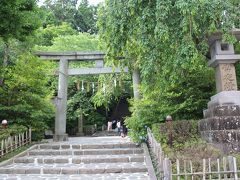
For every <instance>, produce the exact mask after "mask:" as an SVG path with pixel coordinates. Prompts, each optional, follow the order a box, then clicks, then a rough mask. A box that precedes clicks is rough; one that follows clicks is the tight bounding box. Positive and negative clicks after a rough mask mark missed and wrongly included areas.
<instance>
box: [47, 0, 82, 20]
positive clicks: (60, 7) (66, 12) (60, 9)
mask: <svg viewBox="0 0 240 180" xmlns="http://www.w3.org/2000/svg"><path fill="white" fill-rule="evenodd" d="M76 5H77V0H45V2H44V5H43V9H45V10H46V11H47V12H48V13H47V17H46V23H47V24H48V23H49V22H50V23H52V22H53V23H54V24H55V25H60V24H61V23H62V22H67V23H70V24H72V23H73V19H74V14H75V13H76ZM48 10H49V11H48Z"/></svg>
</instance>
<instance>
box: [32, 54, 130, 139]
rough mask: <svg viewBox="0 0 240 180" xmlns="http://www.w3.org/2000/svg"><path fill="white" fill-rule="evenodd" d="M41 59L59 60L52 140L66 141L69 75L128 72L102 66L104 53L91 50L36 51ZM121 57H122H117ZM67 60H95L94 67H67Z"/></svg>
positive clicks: (126, 69)
mask: <svg viewBox="0 0 240 180" xmlns="http://www.w3.org/2000/svg"><path fill="white" fill-rule="evenodd" d="M36 55H37V56H39V57H40V58H41V59H43V60H57V61H59V73H58V76H59V80H58V95H57V103H56V116H55V132H54V137H53V140H54V141H67V140H68V135H67V133H66V115H67V89H68V88H67V86H68V76H69V75H87V74H106V73H121V72H128V68H127V67H125V68H112V67H103V60H104V56H105V54H104V53H101V52H92V53H83V52H60V53H56V52H38V53H36ZM119 59H123V58H119ZM69 61H95V63H96V67H94V68H76V69H69V68H68V65H69Z"/></svg>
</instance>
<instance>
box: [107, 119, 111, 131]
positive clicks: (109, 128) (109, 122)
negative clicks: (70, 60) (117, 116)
mask: <svg viewBox="0 0 240 180" xmlns="http://www.w3.org/2000/svg"><path fill="white" fill-rule="evenodd" d="M107 130H108V131H111V130H112V121H111V120H109V121H108V129H107Z"/></svg>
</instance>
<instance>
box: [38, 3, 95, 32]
mask: <svg viewBox="0 0 240 180" xmlns="http://www.w3.org/2000/svg"><path fill="white" fill-rule="evenodd" d="M41 9H42V17H43V19H44V27H46V26H47V25H61V24H62V23H63V22H66V23H69V24H71V26H72V27H73V28H74V29H75V30H77V31H79V32H88V33H91V34H96V33H97V27H96V21H97V7H96V6H92V5H89V3H88V0H80V1H79V3H78V1H77V0H45V1H44V4H43V6H42V7H41Z"/></svg>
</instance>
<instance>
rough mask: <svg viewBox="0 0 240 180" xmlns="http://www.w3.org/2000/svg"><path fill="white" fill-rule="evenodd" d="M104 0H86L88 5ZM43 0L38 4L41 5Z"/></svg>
mask: <svg viewBox="0 0 240 180" xmlns="http://www.w3.org/2000/svg"><path fill="white" fill-rule="evenodd" d="M103 1H104V0H88V2H89V4H90V5H97V4H98V3H100V2H103ZM43 2H44V0H39V3H38V4H39V5H41V4H42V3H43Z"/></svg>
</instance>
